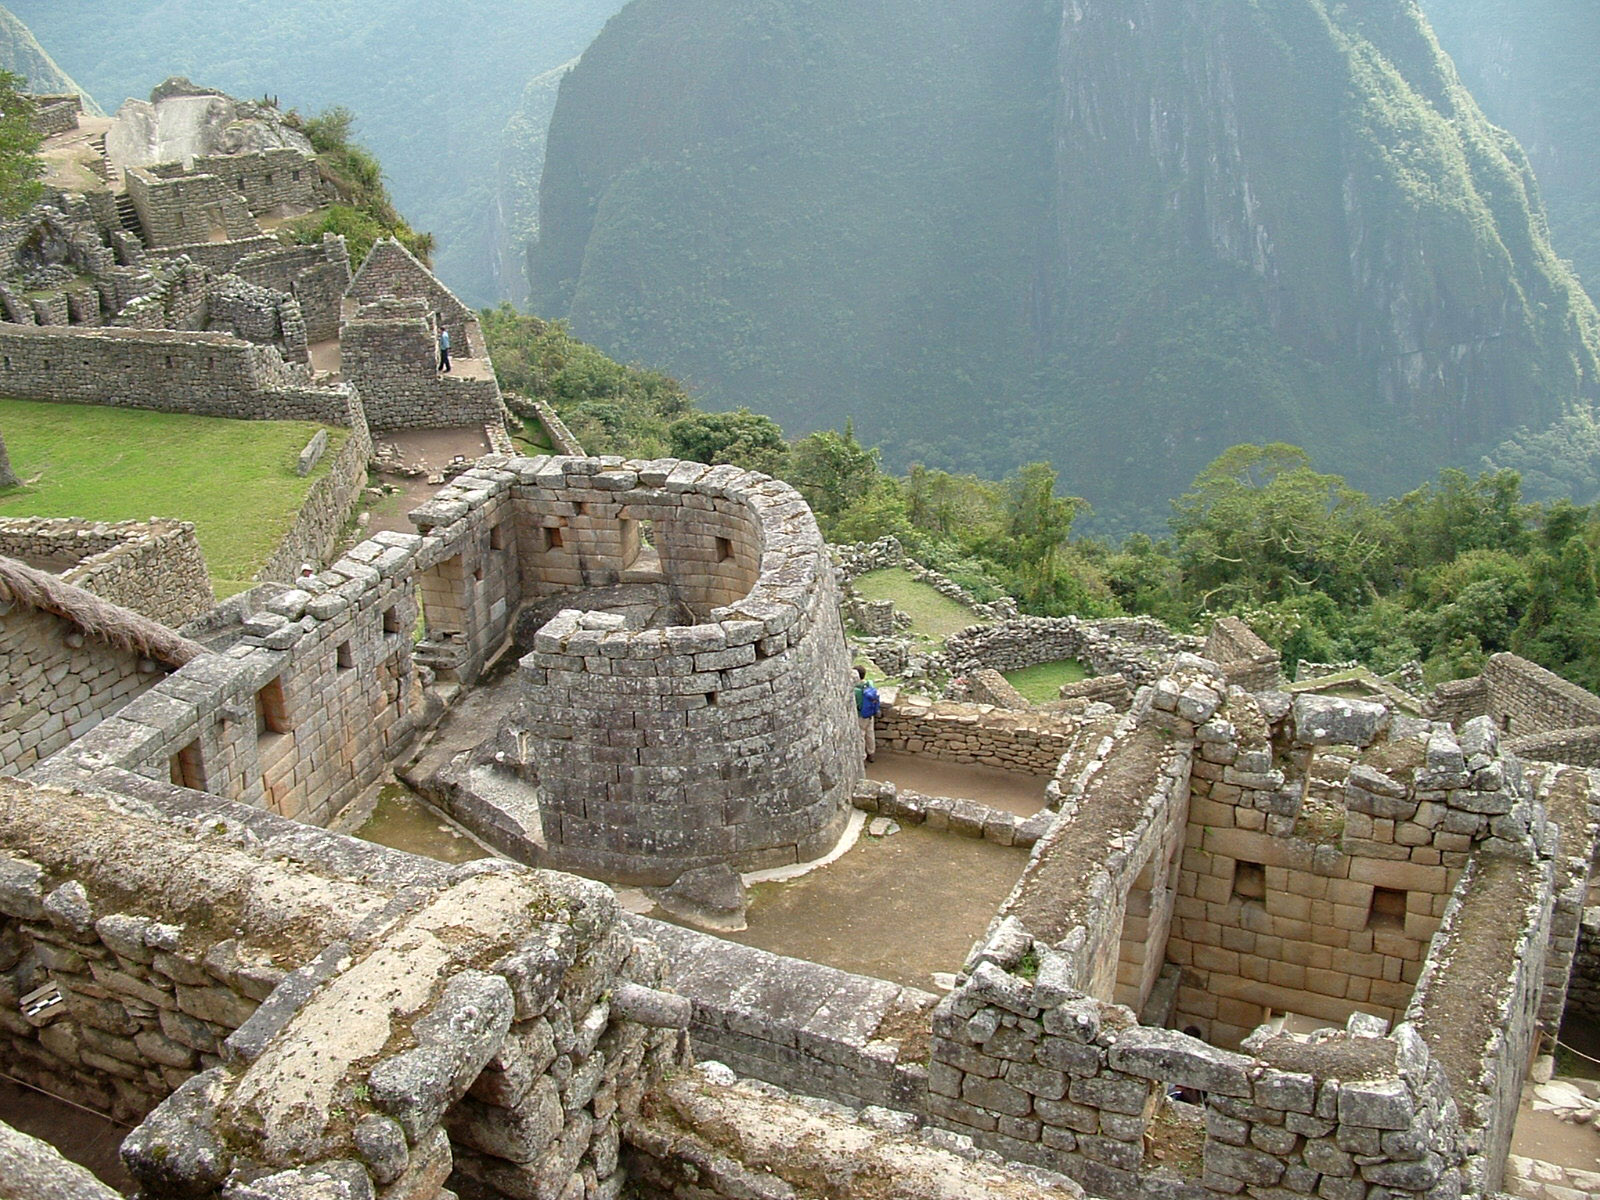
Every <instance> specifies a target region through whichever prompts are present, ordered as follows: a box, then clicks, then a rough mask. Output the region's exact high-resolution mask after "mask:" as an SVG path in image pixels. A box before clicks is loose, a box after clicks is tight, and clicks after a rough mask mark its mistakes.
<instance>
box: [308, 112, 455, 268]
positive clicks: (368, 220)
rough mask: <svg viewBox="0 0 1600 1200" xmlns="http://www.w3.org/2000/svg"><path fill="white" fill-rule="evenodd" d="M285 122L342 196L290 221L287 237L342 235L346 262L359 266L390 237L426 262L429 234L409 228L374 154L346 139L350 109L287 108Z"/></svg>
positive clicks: (350, 129)
mask: <svg viewBox="0 0 1600 1200" xmlns="http://www.w3.org/2000/svg"><path fill="white" fill-rule="evenodd" d="M284 123H285V124H287V125H289V126H290V127H291V128H294V129H298V130H300V131H301V132H302V133H304V134H305V135H306V137H308V138H309V139H310V140H311V146H312V148H313V149H314V150H316V152H317V160H318V163H319V167H320V169H321V171H322V175H323V178H324V179H325V180H327V181H328V182H329V183H331V184H332V185H333V187H334V190H335V191H336V192H337V193H338V195H339V199H340V201H341V202H340V203H338V204H333V205H329V206H328V207H327V208H326V209H324V210H323V211H321V212H319V213H315V214H313V215H311V216H309V217H302V218H301V219H300V220H298V221H294V222H291V223H290V224H289V225H288V226H287V227H286V229H285V231H284V232H285V233H286V234H287V235H288V236H289V237H290V238H292V239H293V240H295V241H297V242H300V243H302V244H308V245H309V244H313V243H316V242H320V241H321V240H322V235H323V234H325V233H337V234H342V235H343V236H344V238H345V241H346V244H347V247H348V249H349V251H350V263H351V265H352V266H354V267H360V265H361V264H362V262H364V261H365V260H366V257H367V252H368V251H369V250H371V249H372V246H373V243H374V242H376V241H378V239H380V238H386V237H392V238H397V239H399V241H400V242H401V244H403V245H404V246H405V247H406V249H408V250H410V251H411V252H412V253H413V254H415V255H416V256H417V257H418V258H420V259H422V261H423V262H431V260H432V257H433V250H434V237H433V235H432V234H431V233H418V232H417V231H416V230H414V229H412V228H411V226H410V225H409V224H408V223H407V222H406V220H405V218H404V217H402V216H401V215H400V213H399V212H398V211H397V210H396V209H395V206H394V202H393V201H392V200H391V199H390V198H389V189H388V188H387V187H385V186H384V182H383V168H382V167H381V166H380V165H379V163H378V159H377V157H376V156H375V155H374V154H373V153H372V152H371V151H370V150H368V149H367V148H366V147H365V146H362V145H360V144H358V143H357V142H355V141H352V140H351V133H352V132H353V130H354V127H355V114H354V113H352V112H351V111H350V110H349V109H348V108H339V107H334V108H330V109H328V110H327V111H326V112H322V113H319V114H317V115H316V116H314V117H302V116H300V115H299V113H297V112H290V113H288V114H286V116H285V121H284Z"/></svg>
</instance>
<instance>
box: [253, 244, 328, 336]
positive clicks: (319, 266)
mask: <svg viewBox="0 0 1600 1200" xmlns="http://www.w3.org/2000/svg"><path fill="white" fill-rule="evenodd" d="M230 269H231V270H232V271H233V273H234V274H236V275H238V276H239V278H241V279H245V280H248V281H249V282H251V283H254V284H259V285H260V286H261V287H266V288H272V289H273V290H274V291H279V292H288V293H289V294H290V295H291V296H293V297H294V298H295V299H296V300H298V301H299V302H300V312H301V315H302V316H303V317H304V318H305V323H306V338H307V339H308V340H309V341H311V342H325V341H331V340H332V339H334V338H337V337H338V336H339V323H340V321H341V320H342V318H343V312H342V308H343V304H344V293H345V289H346V288H348V287H349V286H350V252H349V250H348V249H347V248H346V247H345V241H344V238H343V237H342V236H340V235H339V234H333V233H325V234H323V235H322V243H321V245H317V246H280V245H277V244H276V243H271V244H270V245H269V246H267V247H266V248H263V249H261V250H258V251H256V252H255V253H252V254H248V255H245V256H244V257H242V258H240V259H239V260H238V261H237V263H235V264H232V265H231V267H230Z"/></svg>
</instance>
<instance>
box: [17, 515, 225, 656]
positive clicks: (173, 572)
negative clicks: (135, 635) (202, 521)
mask: <svg viewBox="0 0 1600 1200" xmlns="http://www.w3.org/2000/svg"><path fill="white" fill-rule="evenodd" d="M0 555H4V556H6V557H8V558H20V559H22V560H24V561H26V562H29V563H32V564H33V565H35V566H38V567H41V568H42V569H45V570H49V571H53V572H55V573H57V574H59V575H60V576H61V578H62V579H64V580H66V581H67V582H68V583H72V584H76V585H77V586H78V587H81V588H83V589H84V590H85V591H89V592H93V593H94V594H95V595H96V596H99V597H100V598H101V599H103V600H109V601H111V603H113V604H118V605H121V606H122V607H123V608H131V609H132V610H133V611H134V612H137V613H142V614H144V615H145V616H147V617H149V618H150V619H151V620H153V621H160V622H161V623H162V624H163V625H169V626H171V627H172V628H174V629H176V628H177V627H178V626H179V625H182V624H183V623H184V622H185V621H189V620H191V619H193V618H194V617H197V616H199V615H200V614H202V613H204V612H207V611H209V610H210V608H211V607H212V605H213V604H214V603H215V600H214V598H213V597H212V594H211V577H210V575H209V574H208V573H207V571H206V561H205V557H204V555H203V554H201V552H200V543H199V541H198V539H196V537H195V535H194V526H193V525H192V524H191V523H189V522H187V521H148V522H146V521H118V522H114V523H106V522H102V521H77V520H71V519H67V518H59V519H58V518H49V517H14V518H8V519H4V520H0Z"/></svg>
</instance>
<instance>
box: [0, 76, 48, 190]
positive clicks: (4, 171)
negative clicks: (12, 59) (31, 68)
mask: <svg viewBox="0 0 1600 1200" xmlns="http://www.w3.org/2000/svg"><path fill="white" fill-rule="evenodd" d="M23 86H24V84H23V80H22V78H21V77H20V76H18V75H13V74H11V73H10V72H9V71H0V220H4V219H6V218H8V217H15V216H20V215H21V214H22V213H25V212H27V211H28V209H29V208H31V207H32V206H33V205H34V204H35V203H36V202H37V201H38V199H39V196H40V195H41V193H42V192H43V190H44V189H43V187H42V185H41V184H40V183H39V176H40V175H42V174H44V164H42V163H41V162H40V161H39V140H40V139H39V135H38V134H36V133H34V132H33V125H32V117H33V105H32V104H31V103H30V102H29V101H28V99H27V98H26V97H25V96H23V95H22V94H21V92H22V90H23Z"/></svg>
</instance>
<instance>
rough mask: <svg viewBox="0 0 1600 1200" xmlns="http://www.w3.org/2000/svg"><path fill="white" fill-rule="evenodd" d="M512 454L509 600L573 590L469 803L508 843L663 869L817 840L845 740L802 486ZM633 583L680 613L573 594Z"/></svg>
mask: <svg viewBox="0 0 1600 1200" xmlns="http://www.w3.org/2000/svg"><path fill="white" fill-rule="evenodd" d="M509 470H510V471H511V472H514V473H515V474H516V476H517V478H518V482H517V484H515V485H513V486H512V488H511V496H512V498H513V504H514V508H515V512H516V525H517V531H518V540H519V548H518V549H519V552H518V554H517V558H518V560H519V565H520V574H521V599H522V601H523V602H525V603H526V602H532V601H542V605H543V607H545V608H548V607H549V605H550V600H549V597H551V596H552V595H559V594H562V593H573V601H574V607H572V608H566V609H562V610H561V611H559V612H558V613H557V615H556V616H555V617H554V618H553V619H551V620H550V621H549V622H547V623H546V624H545V625H543V626H542V627H541V628H539V630H538V632H537V633H536V635H535V636H534V644H533V649H532V651H531V652H530V653H528V654H527V655H525V656H524V657H523V658H522V660H521V662H520V676H519V684H520V689H521V693H522V698H521V701H520V703H519V704H518V706H517V707H516V709H514V710H513V712H512V714H511V715H510V716H509V717H508V718H507V720H506V722H505V723H504V725H503V726H502V728H501V730H500V732H499V734H498V735H497V736H496V738H495V739H493V741H492V743H490V744H488V745H486V747H485V750H486V751H489V752H490V753H488V754H485V755H483V756H481V757H480V762H481V763H482V764H483V765H482V766H481V767H480V768H479V769H478V770H476V771H474V773H473V777H474V780H475V782H477V783H481V784H483V785H484V786H473V787H472V790H473V791H474V792H475V793H476V794H477V796H478V799H479V802H480V803H485V802H486V803H489V804H491V805H493V806H494V807H496V808H498V809H500V810H501V812H502V813H507V814H509V813H515V815H516V824H517V825H518V826H520V828H521V829H522V830H523V831H525V833H524V834H523V835H518V840H522V844H521V845H519V846H518V847H517V848H516V849H513V850H512V852H513V853H518V856H519V857H523V856H524V855H523V854H521V853H519V851H527V850H531V851H532V857H534V858H536V859H537V861H538V862H539V863H540V864H541V865H546V866H552V867H558V868H566V869H570V870H575V871H579V872H582V873H584V874H589V875H594V876H599V877H602V878H605V879H608V880H613V881H618V882H628V883H645V884H667V883H671V882H672V881H673V880H675V879H676V878H677V877H678V876H679V875H681V874H682V873H683V872H684V871H687V870H691V869H694V868H696V867H704V866H710V865H714V864H719V863H724V864H727V865H729V866H731V867H733V868H734V869H735V870H738V871H750V870H759V869H761V868H764V867H773V866H780V865H784V864H790V863H796V862H804V861H806V860H808V859H811V858H816V857H819V856H821V855H823V854H825V853H826V852H827V851H828V850H830V849H831V848H832V847H833V846H834V845H835V844H836V843H837V841H838V839H839V837H840V836H841V834H842V833H843V830H844V826H845V822H846V820H847V818H848V816H849V812H850V793H851V791H852V789H853V787H854V784H855V782H856V780H858V779H859V778H860V777H861V773H862V757H861V741H860V734H859V731H858V730H857V728H856V725H855V719H854V713H853V711H852V710H851V706H850V695H851V685H852V683H853V677H852V676H851V675H850V660H849V654H848V652H847V650H846V648H845V642H844V633H843V628H842V626H841V623H840V618H839V607H838V596H837V591H836V588H835V585H834V580H833V573H832V568H831V565H830V563H829V560H828V557H827V551H826V549H825V547H824V545H823V541H822V536H821V534H820V533H819V532H818V529H817V524H816V521H815V519H814V518H813V516H812V514H811V510H810V508H809V507H807V505H806V503H805V501H804V500H802V499H801V498H800V496H799V494H798V493H796V492H795V490H794V489H793V488H791V487H790V486H789V485H788V484H786V483H782V482H779V481H777V480H774V479H770V478H768V477H767V476H764V475H758V474H752V473H750V472H747V471H743V470H740V469H738V468H736V467H731V466H719V467H707V466H703V465H700V464H696V463H685V462H679V461H677V460H664V461H656V462H623V461H622V460H620V459H614V458H608V459H578V458H552V459H548V460H520V461H514V462H513V463H512V464H510V465H509ZM630 586H631V587H634V588H635V589H638V590H640V591H645V590H649V591H653V592H654V593H655V594H656V595H658V596H665V597H666V598H667V600H668V602H667V603H666V604H664V605H657V606H655V609H654V611H655V612H657V613H660V612H672V613H676V614H678V617H677V619H680V620H681V619H684V618H686V617H687V618H691V619H692V623H689V624H670V625H663V624H662V623H661V622H660V621H659V620H657V621H653V622H652V621H647V620H645V619H643V618H641V617H640V615H639V613H638V611H637V609H635V610H633V611H632V612H631V613H629V614H625V613H624V612H620V611H582V609H581V608H580V607H578V606H580V605H582V604H584V602H585V596H584V593H587V594H588V595H589V596H593V595H596V594H602V593H603V594H605V595H607V596H608V597H614V596H615V594H616V593H617V592H618V591H619V590H625V589H627V588H628V587H630ZM644 607H646V608H648V607H650V606H644ZM652 625H653V626H654V627H650V626H652ZM485 772H486V773H487V774H485ZM530 802H531V803H530ZM535 806H536V809H537V813H536V825H535V820H534V819H533V818H534V816H535V814H533V813H532V812H531V811H530V810H531V809H532V808H533V807H535ZM500 832H501V833H502V834H503V833H504V829H503V826H502V829H501V831H500ZM497 840H499V839H497ZM529 843H531V846H530V845H529ZM508 848H509V847H508Z"/></svg>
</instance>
